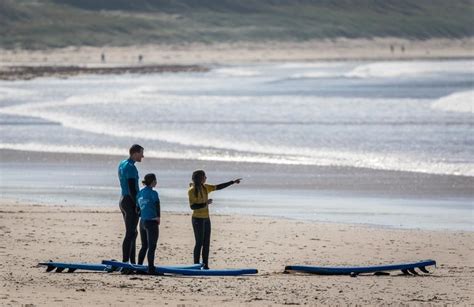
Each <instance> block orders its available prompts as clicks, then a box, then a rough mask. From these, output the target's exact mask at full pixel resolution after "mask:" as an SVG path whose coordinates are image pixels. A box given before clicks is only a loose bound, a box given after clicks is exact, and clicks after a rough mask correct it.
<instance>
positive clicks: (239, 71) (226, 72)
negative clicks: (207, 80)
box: [213, 67, 261, 77]
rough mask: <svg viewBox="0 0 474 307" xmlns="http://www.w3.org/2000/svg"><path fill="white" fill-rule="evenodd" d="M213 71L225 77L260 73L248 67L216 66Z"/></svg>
mask: <svg viewBox="0 0 474 307" xmlns="http://www.w3.org/2000/svg"><path fill="white" fill-rule="evenodd" d="M213 72H214V73H216V74H218V75H222V76H226V77H254V76H259V75H261V72H259V71H257V70H253V69H248V68H231V67H229V68H218V69H215V70H213Z"/></svg>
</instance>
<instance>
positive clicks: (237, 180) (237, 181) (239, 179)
mask: <svg viewBox="0 0 474 307" xmlns="http://www.w3.org/2000/svg"><path fill="white" fill-rule="evenodd" d="M241 180H242V178H237V179H235V180H234V183H237V184H239V183H240V181H241Z"/></svg>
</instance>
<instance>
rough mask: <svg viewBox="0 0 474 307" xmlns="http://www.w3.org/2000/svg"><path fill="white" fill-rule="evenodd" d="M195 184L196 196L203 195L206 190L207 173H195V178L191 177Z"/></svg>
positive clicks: (200, 171) (201, 171)
mask: <svg viewBox="0 0 474 307" xmlns="http://www.w3.org/2000/svg"><path fill="white" fill-rule="evenodd" d="M191 178H192V180H193V184H194V196H196V197H198V194H199V195H202V189H203V188H204V178H206V173H205V172H204V171H203V170H202V169H200V170H197V171H194V172H193V176H192V177H191Z"/></svg>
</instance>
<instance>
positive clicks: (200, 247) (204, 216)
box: [188, 170, 242, 270]
mask: <svg viewBox="0 0 474 307" xmlns="http://www.w3.org/2000/svg"><path fill="white" fill-rule="evenodd" d="M206 179H207V177H206V173H205V172H204V171H203V170H197V171H195V172H194V173H193V176H192V180H193V183H191V185H190V188H189V190H188V197H189V205H190V206H191V209H192V210H193V217H192V222H193V230H194V238H195V240H196V245H195V246H194V263H199V258H200V254H201V251H202V262H203V269H205V270H208V269H209V245H210V241H211V220H210V219H209V207H208V206H209V205H210V204H212V199H210V198H209V193H211V192H213V191H216V190H222V189H224V188H226V187H228V186H230V185H233V184H234V183H237V184H239V183H240V181H241V180H242V179H241V178H239V179H235V180H231V181H229V182H225V183H221V184H218V185H211V184H206Z"/></svg>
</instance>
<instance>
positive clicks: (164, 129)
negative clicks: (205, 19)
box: [0, 61, 474, 176]
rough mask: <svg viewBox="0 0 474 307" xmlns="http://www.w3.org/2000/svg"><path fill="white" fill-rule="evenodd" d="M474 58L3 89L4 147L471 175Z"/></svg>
mask: <svg viewBox="0 0 474 307" xmlns="http://www.w3.org/2000/svg"><path fill="white" fill-rule="evenodd" d="M473 72H474V61H439V62H376V63H370V62H361V63H353V62H329V63H282V64H262V65H247V66H232V67H216V68H215V69H213V70H211V71H210V72H209V73H195V74H185V73H182V74H157V75H141V76H140V75H119V76H82V77H79V78H70V79H66V80H63V79H55V78H43V79H35V80H32V81H16V82H0V123H1V125H0V129H1V130H0V132H1V136H2V139H1V144H0V147H1V148H10V149H24V150H33V151H54V152H76V153H104V154H110V153H111V154H123V153H124V148H127V147H128V146H129V144H130V143H132V142H137V143H140V144H145V145H146V148H147V156H149V157H169V158H182V159H191V158H192V159H203V160H222V161H239V162H263V163H277V164H303V165H305V164H308V165H334V166H354V167H366V168H374V169H386V170H402V171H414V172H424V173H433V174H455V175H467V176H474V155H473V153H474V133H472V132H473V126H474V117H473V115H474V108H473V106H474V87H473V84H474V79H473V76H474V73H473Z"/></svg>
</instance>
